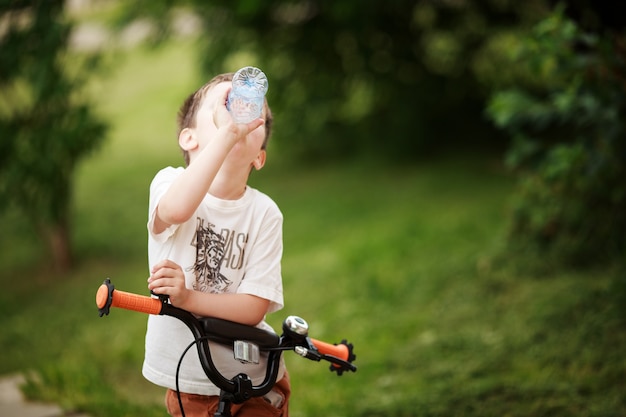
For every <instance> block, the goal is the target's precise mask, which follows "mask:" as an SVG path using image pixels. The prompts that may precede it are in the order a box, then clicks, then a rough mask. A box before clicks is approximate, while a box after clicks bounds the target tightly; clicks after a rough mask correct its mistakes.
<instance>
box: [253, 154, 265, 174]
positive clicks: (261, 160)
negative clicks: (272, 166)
mask: <svg viewBox="0 0 626 417" xmlns="http://www.w3.org/2000/svg"><path fill="white" fill-rule="evenodd" d="M266 157H267V153H266V152H265V149H262V150H261V151H260V152H259V154H258V155H257V157H256V159H255V160H254V161H252V166H253V167H254V169H256V170H257V171H258V170H260V169H261V168H263V166H264V165H265V158H266Z"/></svg>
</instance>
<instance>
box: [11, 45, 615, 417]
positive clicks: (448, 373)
mask: <svg viewBox="0 0 626 417" xmlns="http://www.w3.org/2000/svg"><path fill="white" fill-rule="evenodd" d="M192 58H193V51H192V45H190V44H185V45H182V46H180V45H168V46H166V47H165V48H163V49H160V50H138V51H135V53H134V54H133V55H129V56H123V57H119V61H118V62H117V63H116V65H115V71H114V72H112V73H111V75H110V77H109V78H108V79H107V80H105V81H103V82H102V84H101V85H96V86H94V94H97V95H98V98H99V100H98V102H99V103H100V105H101V107H100V111H101V112H102V114H103V115H105V116H106V117H108V118H110V119H111V120H112V121H114V124H113V128H112V130H111V132H110V138H109V141H108V142H107V145H106V146H105V147H104V148H103V149H102V150H101V151H100V152H98V153H97V154H94V155H93V156H92V157H90V158H89V159H87V160H86V161H85V162H84V164H82V165H81V167H80V170H79V172H78V176H77V182H76V212H75V222H74V226H75V229H74V239H75V243H76V248H77V252H78V255H79V257H80V263H79V265H78V266H77V268H76V269H75V270H74V271H73V272H72V273H71V274H69V275H67V276H53V275H50V274H48V273H47V272H46V271H45V270H41V269H39V268H37V267H36V266H34V265H37V264H39V261H41V259H42V254H41V247H40V246H39V244H38V243H37V241H36V239H35V238H34V237H33V236H32V235H31V234H30V232H29V229H28V227H27V225H26V224H25V222H24V221H23V220H22V219H21V218H20V217H19V216H18V215H17V214H16V213H7V214H5V215H4V216H3V217H2V220H3V224H4V225H6V229H5V233H3V234H2V236H0V242H1V244H2V247H3V248H5V250H4V251H2V254H1V255H0V256H1V257H0V261H1V262H2V265H3V274H2V275H1V276H0V284H2V287H3V288H4V291H3V292H1V293H0V317H1V318H0V320H1V323H0V326H1V328H2V332H1V333H0V346H2V352H3V355H1V356H0V373H2V374H4V373H13V372H26V373H28V375H30V378H29V383H28V384H27V385H26V387H25V391H26V392H27V394H28V395H29V396H31V397H34V398H38V399H41V400H47V401H54V402H57V403H59V404H61V405H62V406H63V407H64V408H66V409H67V410H81V411H86V412H89V413H90V414H92V415H94V416H101V417H106V416H111V417H112V416H116V417H119V416H129V417H130V416H165V415H166V412H165V409H164V407H163V406H162V395H163V390H162V389H160V388H158V387H154V386H153V385H151V384H150V383H148V382H146V381H145V380H143V378H142V377H141V372H140V369H141V362H142V358H143V338H144V332H145V320H146V318H145V317H144V316H142V315H141V314H137V313H130V312H125V311H119V310H117V311H113V312H112V313H111V315H110V316H108V317H106V318H98V316H97V311H96V308H95V305H94V294H95V291H96V289H97V287H98V286H99V284H100V283H101V281H102V280H103V279H104V278H105V277H111V278H112V280H113V282H114V283H115V284H116V286H117V288H120V289H124V290H127V291H135V292H140V293H145V292H146V288H145V278H146V277H147V260H146V232H145V223H146V210H147V208H146V206H147V193H148V185H149V182H150V179H151V178H152V176H153V175H154V173H155V172H156V171H157V170H158V169H160V168H161V167H163V166H165V165H168V164H179V161H180V157H179V154H178V150H177V148H176V143H175V139H174V135H173V130H174V125H173V120H174V115H175V112H176V110H177V107H178V104H179V103H180V102H181V101H182V99H183V98H184V97H185V95H186V94H187V93H188V92H189V91H190V90H191V89H193V88H194V87H196V85H197V84H198V83H199V81H198V79H197V78H196V75H195V74H194V73H193V72H192V71H191V70H190V68H193V67H194V65H193V62H192ZM270 150H271V149H270ZM252 183H253V185H254V186H256V187H258V188H261V189H263V190H264V191H266V192H267V193H268V194H269V195H271V196H272V197H273V198H274V199H275V200H276V201H277V203H278V204H279V206H280V207H281V209H282V210H283V213H284V215H285V231H284V232H285V235H284V239H285V254H284V262H283V277H284V278H283V279H284V285H285V299H286V307H285V309H284V310H283V311H281V312H278V313H276V314H273V315H272V316H270V317H269V318H268V319H269V321H270V323H272V324H273V325H274V327H275V328H279V327H280V323H281V321H282V319H283V318H284V317H286V316H287V315H289V314H296V315H300V316H302V317H303V318H305V319H306V320H307V321H308V322H309V325H310V327H311V335H312V336H313V337H315V338H318V339H322V340H327V341H329V342H338V341H340V340H341V339H344V338H345V339H348V340H349V341H350V342H352V343H354V345H355V352H356V354H357V360H356V362H355V363H356V364H357V365H358V366H359V370H358V372H357V373H355V374H347V375H343V376H342V377H339V378H338V377H337V376H336V375H334V374H331V373H330V372H328V370H327V366H325V365H322V366H320V365H319V364H316V363H313V362H309V361H304V360H303V359H301V358H298V357H296V356H295V355H288V356H287V358H286V359H287V363H288V367H289V369H290V373H291V377H292V384H293V400H292V407H291V414H292V416H294V417H304V416H315V415H327V416H362V417H374V416H387V415H398V416H405V417H409V416H556V415H558V416H589V417H591V416H594V417H595V416H597V417H600V416H602V417H605V416H609V417H610V416H616V417H617V416H622V415H626V400H625V399H624V395H623V394H624V392H626V382H625V379H624V375H625V371H626V359H624V358H625V357H624V355H623V346H625V345H626V332H625V322H624V317H625V315H624V313H625V312H626V311H624V307H622V306H624V305H625V303H624V301H625V300H624V297H623V294H624V293H626V291H625V288H624V286H623V284H622V285H620V282H623V281H624V280H623V275H622V281H618V280H616V279H615V277H616V276H619V274H620V271H619V270H618V269H617V268H616V267H614V266H611V265H607V266H605V267H603V268H598V269H596V270H588V271H563V270H553V271H551V272H544V273H543V274H542V275H538V274H533V273H531V272H529V271H528V270H524V269H523V268H516V267H513V266H512V265H514V264H515V265H518V264H521V263H523V258H521V257H520V256H518V257H516V258H515V262H511V263H507V262H505V260H506V259H503V258H501V257H498V256H496V255H497V254H498V253H500V250H501V245H502V243H501V242H502V241H501V236H502V231H503V228H504V225H505V221H506V202H507V199H508V196H509V194H510V192H511V187H512V182H511V179H510V178H508V177H507V176H506V175H504V174H503V173H502V171H501V170H500V169H499V168H498V163H497V161H494V160H491V159H489V158H486V157H480V156H472V157H468V158H455V157H447V158H442V159H439V160H433V161H428V162H421V163H419V164H416V165H415V166H411V167H407V166H389V165H385V164H382V163H377V162H376V161H360V162H358V163H348V164H344V165H327V166H294V164H288V163H286V162H285V161H281V160H280V159H279V157H276V155H273V154H270V159H269V161H268V165H267V166H266V168H264V170H263V171H262V172H260V173H258V174H254V176H253V178H252ZM621 273H622V274H623V272H621Z"/></svg>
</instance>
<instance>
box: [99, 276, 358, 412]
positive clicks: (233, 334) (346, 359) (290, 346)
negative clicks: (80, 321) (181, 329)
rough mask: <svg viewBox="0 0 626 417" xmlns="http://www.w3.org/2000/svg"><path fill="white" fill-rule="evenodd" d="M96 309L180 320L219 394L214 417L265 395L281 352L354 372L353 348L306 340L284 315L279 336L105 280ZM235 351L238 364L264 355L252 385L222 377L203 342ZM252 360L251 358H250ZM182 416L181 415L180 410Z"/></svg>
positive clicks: (295, 321) (303, 329) (302, 327)
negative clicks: (197, 312) (262, 371)
mask: <svg viewBox="0 0 626 417" xmlns="http://www.w3.org/2000/svg"><path fill="white" fill-rule="evenodd" d="M96 305H97V307H98V311H99V313H100V317H102V316H104V315H108V314H109V311H110V308H111V307H116V308H122V309H126V310H132V311H137V312H143V313H147V314H154V315H165V316H171V317H175V318H177V319H179V320H181V321H182V322H183V323H184V324H185V325H186V326H187V327H188V328H189V330H190V331H191V333H192V334H193V337H194V340H195V344H196V346H197V351H198V356H199V358H200V363H201V365H202V369H203V371H204V373H205V374H206V375H207V378H209V380H210V381H211V382H213V383H214V384H215V385H216V386H217V387H218V388H219V389H220V390H221V394H220V404H219V407H218V410H217V412H216V413H215V416H216V417H217V416H220V417H228V416H230V415H231V414H230V405H231V404H240V403H242V402H244V401H246V400H248V399H250V398H252V397H260V396H263V395H265V394H267V393H268V392H269V391H270V390H271V389H272V387H273V386H274V384H275V383H276V379H277V377H278V370H279V366H280V358H281V355H282V352H283V351H285V350H293V351H295V352H296V353H297V354H298V355H300V356H302V357H304V358H307V359H310V360H314V361H317V362H319V361H321V360H326V361H328V362H330V363H331V365H330V370H331V371H334V372H337V375H342V374H343V372H345V371H352V372H356V370H357V368H356V366H354V365H353V364H352V362H353V361H354V360H355V359H356V355H354V352H353V345H352V344H351V343H348V342H347V341H346V340H342V341H341V343H338V344H329V343H326V342H322V341H319V340H316V339H312V338H310V337H309V336H308V324H307V323H306V321H304V320H303V319H302V318H300V317H297V316H289V317H287V318H286V319H285V321H284V322H283V329H282V330H283V334H282V335H281V336H280V337H279V336H277V335H276V334H274V333H271V332H267V331H265V330H262V329H258V328H255V327H251V326H246V325H243V324H239V323H234V322H230V321H227V320H222V319H216V318H202V319H198V318H196V317H195V316H194V315H193V314H191V313H189V312H188V311H186V310H183V309H180V308H178V307H174V306H173V305H171V304H169V301H168V299H167V297H166V296H165V297H159V298H153V297H148V296H144V295H139V294H132V293H128V292H124V291H119V290H116V289H115V287H114V285H113V284H112V283H111V280H110V279H108V278H107V279H106V280H104V282H103V283H102V285H101V286H100V287H99V288H98V291H97V293H96ZM209 340H211V341H214V342H217V343H222V344H227V345H231V346H233V345H235V346H239V347H241V350H242V352H240V356H241V357H237V355H236V359H239V360H241V361H247V360H248V356H249V354H250V351H252V352H253V353H254V352H255V351H265V352H268V359H267V368H266V373H265V378H264V379H263V381H262V382H261V383H260V384H258V385H253V383H252V380H251V379H250V378H249V377H248V375H246V374H244V373H240V374H238V375H236V376H235V377H233V378H232V379H227V378H225V377H224V376H223V375H222V374H221V373H220V372H219V371H218V369H217V368H216V366H215V364H214V363H213V359H212V358H211V351H210V349H209V344H208V341H209ZM252 356H254V355H252ZM183 416H184V411H183Z"/></svg>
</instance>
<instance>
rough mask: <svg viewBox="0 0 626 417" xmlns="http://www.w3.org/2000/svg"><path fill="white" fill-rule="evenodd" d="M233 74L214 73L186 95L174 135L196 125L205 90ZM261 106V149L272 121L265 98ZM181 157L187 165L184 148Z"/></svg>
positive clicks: (186, 155) (269, 131)
mask: <svg viewBox="0 0 626 417" xmlns="http://www.w3.org/2000/svg"><path fill="white" fill-rule="evenodd" d="M233 75H234V73H232V72H229V73H225V74H220V75H216V76H215V77H213V78H212V79H211V80H210V81H209V82H208V83H206V84H204V85H203V86H202V87H200V88H199V89H198V90H196V92H194V93H192V94H190V95H189V97H187V99H186V100H185V101H184V102H183V105H182V106H181V107H180V110H178V116H177V118H176V121H177V123H178V132H177V133H178V134H177V135H176V136H177V137H178V136H179V135H180V132H182V131H183V129H185V128H188V127H192V128H193V127H195V126H196V116H197V114H198V110H199V109H200V106H201V105H202V101H203V100H204V97H205V96H206V94H207V92H208V91H209V90H210V89H211V88H213V87H214V86H215V85H217V84H219V83H223V82H227V81H232V79H233ZM263 107H264V110H265V115H266V116H265V140H264V141H263V145H262V146H261V149H265V148H267V142H268V141H269V138H270V134H271V133H272V122H273V120H274V118H273V116H272V111H271V109H270V107H269V104H268V103H267V98H266V99H265V103H264V104H263ZM183 157H184V158H185V164H187V165H189V153H188V152H187V151H185V150H183Z"/></svg>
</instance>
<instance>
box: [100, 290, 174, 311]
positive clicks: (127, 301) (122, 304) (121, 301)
mask: <svg viewBox="0 0 626 417" xmlns="http://www.w3.org/2000/svg"><path fill="white" fill-rule="evenodd" d="M111 307H117V308H123V309H126V310H133V311H138V312H140V313H146V314H154V315H158V314H160V313H161V307H162V303H161V301H160V300H158V299H156V298H152V297H147V296H145V295H139V294H132V293H129V292H125V291H119V290H115V291H113V302H112V303H111Z"/></svg>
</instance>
